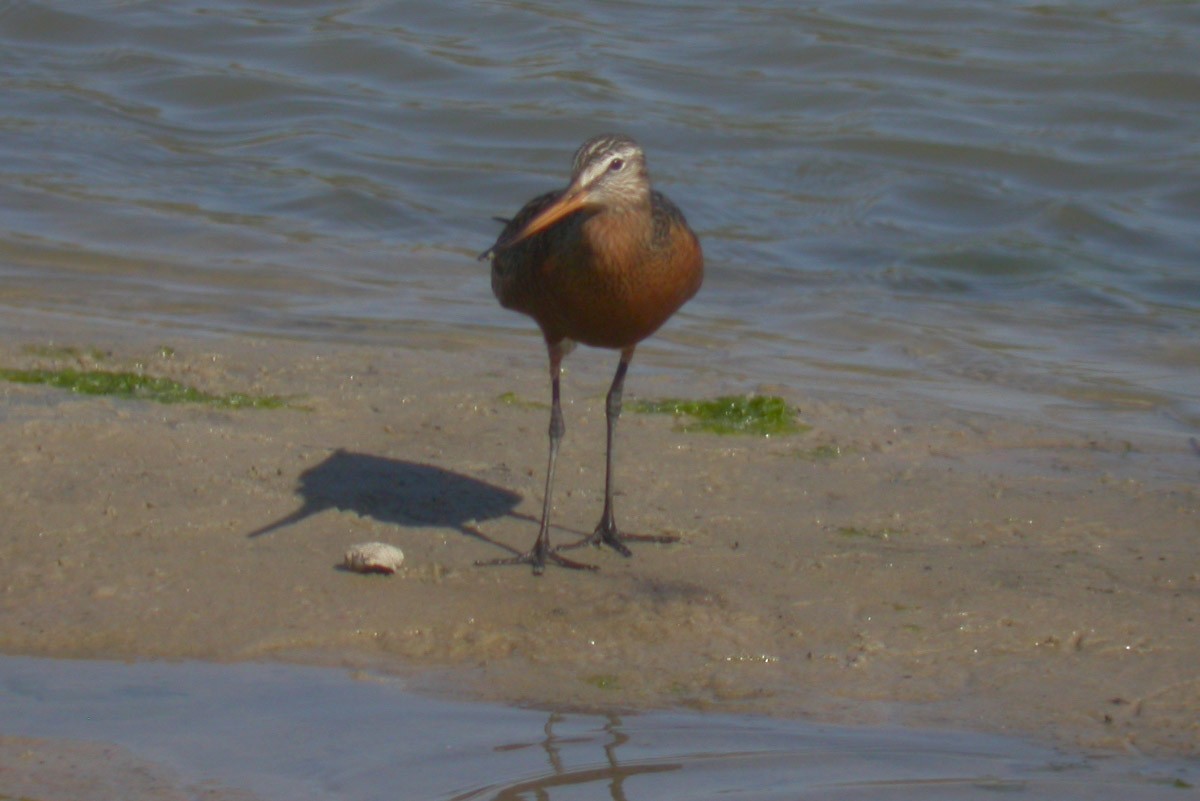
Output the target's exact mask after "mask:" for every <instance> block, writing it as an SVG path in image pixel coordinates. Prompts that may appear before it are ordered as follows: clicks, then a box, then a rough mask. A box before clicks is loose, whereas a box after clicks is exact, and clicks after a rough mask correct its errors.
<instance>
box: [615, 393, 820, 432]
mask: <svg viewBox="0 0 1200 801" xmlns="http://www.w3.org/2000/svg"><path fill="white" fill-rule="evenodd" d="M630 407H631V409H632V410H633V411H635V412H640V413H642V414H671V415H674V416H676V417H686V418H690V419H689V420H688V421H687V422H684V423H683V424H682V425H681V426H680V428H681V429H682V430H683V431H687V432H697V431H703V432H708V433H712V434H747V435H750V436H757V437H771V436H783V435H786V434H801V433H803V432H805V431H808V430H809V428H810V427H809V426H806V425H804V424H803V423H801V422H799V421H798V420H797V419H796V409H795V408H794V407H793V406H791V405H789V404H788V403H787V401H785V400H784V399H783V398H780V397H777V396H774V395H725V396H723V397H720V398H713V399H711V400H683V399H679V398H665V399H663V400H656V401H636V402H634V403H632V404H630Z"/></svg>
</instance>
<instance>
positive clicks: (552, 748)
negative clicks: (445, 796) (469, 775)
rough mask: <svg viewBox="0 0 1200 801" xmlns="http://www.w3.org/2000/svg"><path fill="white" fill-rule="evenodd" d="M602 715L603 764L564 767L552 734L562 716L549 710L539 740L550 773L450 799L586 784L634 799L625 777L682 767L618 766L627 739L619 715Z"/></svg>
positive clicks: (516, 796) (545, 793)
mask: <svg viewBox="0 0 1200 801" xmlns="http://www.w3.org/2000/svg"><path fill="white" fill-rule="evenodd" d="M605 718H606V720H607V722H606V723H605V724H604V727H603V731H604V733H605V740H604V741H603V742H598V743H596V745H599V746H600V749H601V750H602V751H603V753H604V762H603V763H597V764H594V765H589V766H587V767H582V768H567V767H566V765H565V764H564V761H563V758H562V753H561V748H560V746H561V745H562V741H561V740H560V738H558V737H557V736H556V735H555V734H554V724H555V723H558V722H561V721H562V720H563V715H561V714H559V713H551V714H550V717H549V718H548V719H547V720H546V727H545V734H546V736H545V737H544V738H543V739H542V740H541V742H540V743H538V745H540V746H541V747H542V749H543V750H544V751H545V752H546V756H547V758H548V759H549V762H550V773H547V774H546V775H544V776H540V777H538V778H535V779H529V780H527V781H521V782H516V783H513V784H509V785H506V786H504V787H502V788H499V789H497V788H494V787H491V788H487V789H484V790H476V791H472V792H470V793H467V794H466V795H461V796H455V797H454V799H453V801H469V800H470V799H480V800H482V799H485V798H486V799H492V801H522V800H523V799H525V798H529V797H533V798H537V799H548V798H550V797H551V796H550V791H551V790H553V789H557V788H562V787H583V786H586V785H589V784H596V785H606V786H607V788H608V797H609V798H611V799H612V800H613V801H633V799H634V796H629V795H626V793H625V782H626V780H627V779H629V778H631V777H633V776H641V775H645V774H650V773H666V772H669V771H675V770H679V769H680V768H682V767H683V765H682V764H680V763H679V762H663V763H648V764H638V763H636V762H634V763H630V764H629V765H621V764H620V763H619V762H618V761H617V748H618V747H620V746H622V745H625V744H626V743H628V742H629V739H630V738H629V735H628V734H626V733H625V732H623V731H622V730H621V719H620V717H618V716H617V715H612V714H610V715H606V716H605ZM580 741H581V740H580V739H573V740H572V742H580ZM582 741H583V742H590V740H589V739H587V738H582ZM525 747H528V746H525V745H519V746H508V747H506V748H504V749H503V750H512V749H515V748H525ZM492 793H494V795H493V794H492ZM589 797H594V798H599V797H600V795H599V794H598V793H597V794H595V795H589Z"/></svg>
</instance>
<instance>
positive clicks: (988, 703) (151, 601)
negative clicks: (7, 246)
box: [0, 315, 1200, 756]
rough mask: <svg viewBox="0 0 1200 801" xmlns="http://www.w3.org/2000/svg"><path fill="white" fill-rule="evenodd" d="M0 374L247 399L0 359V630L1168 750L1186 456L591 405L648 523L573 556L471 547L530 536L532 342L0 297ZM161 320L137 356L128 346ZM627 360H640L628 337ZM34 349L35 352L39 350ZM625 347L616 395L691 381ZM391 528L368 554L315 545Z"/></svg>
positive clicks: (698, 392) (568, 456)
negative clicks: (217, 403) (201, 401)
mask: <svg viewBox="0 0 1200 801" xmlns="http://www.w3.org/2000/svg"><path fill="white" fill-rule="evenodd" d="M5 326H6V333H7V336H6V337H5V342H4V344H3V346H0V365H4V366H10V367H11V366H34V365H37V364H44V363H46V359H45V358H44V357H41V356H38V355H36V354H34V353H32V352H31V351H30V347H31V346H32V347H45V346H48V345H54V346H73V347H76V348H79V349H81V350H87V349H98V350H99V351H102V352H103V355H101V356H98V357H93V356H87V355H85V356H82V357H81V363H82V364H84V365H85V366H87V365H92V366H102V367H106V368H108V369H127V368H131V367H143V368H144V369H147V370H149V371H151V372H154V373H156V374H164V375H169V376H172V377H175V378H178V379H180V380H182V381H185V382H187V383H190V384H193V385H196V386H197V387H200V388H202V389H206V390H210V391H214V392H227V391H234V390H238V391H254V392H265V393H274V394H281V395H287V396H294V398H295V400H294V403H295V407H294V408H288V409H282V410H221V409H216V408H212V407H209V406H204V405H177V406H164V405H159V404H153V403H147V402H140V401H128V400H116V399H112V398H89V397H83V396H78V395H74V394H72V393H70V392H66V391H63V390H57V389H50V388H45V387H38V386H25V385H17V384H9V383H4V384H0V393H2V394H3V398H4V400H3V403H2V404H0V459H3V462H4V464H5V465H6V466H7V467H6V475H5V481H4V482H3V485H2V486H0V507H2V508H3V509H4V510H5V521H4V526H3V529H2V530H0V561H2V563H3V565H4V572H3V578H2V579H0V652H3V653H9V654H27V655H39V656H54V657H73V658H97V657H104V658H114V657H115V658H125V659H202V660H218V661H221V660H286V661H291V662H299V663H310V664H321V665H337V666H347V667H355V668H357V667H361V668H370V669H373V670H383V671H393V672H399V673H404V674H405V675H408V676H410V677H411V679H412V681H414V682H416V684H417V685H418V686H420V687H422V688H424V689H426V690H428V691H432V692H438V693H444V694H446V695H451V696H454V697H459V698H486V699H489V700H501V701H509V702H516V703H532V704H538V705H545V706H556V707H568V708H579V709H601V708H603V709H612V708H617V709H641V708H651V707H686V708H696V709H704V710H718V711H725V712H750V713H764V714H772V715H787V716H796V717H805V718H808V719H812V720H817V721H829V722H839V723H846V722H850V723H885V722H886V723H890V724H903V725H911V726H937V727H943V728H959V729H973V730H983V731H991V732H1008V733H1014V734H1020V735H1025V736H1030V737H1033V738H1036V739H1039V740H1043V741H1049V742H1054V743H1057V744H1061V745H1063V746H1066V747H1070V748H1076V749H1080V748H1081V749H1087V750H1100V751H1112V750H1117V751H1126V752H1129V751H1132V752H1138V753H1147V754H1160V755H1188V756H1195V755H1198V754H1200V670H1198V669H1197V665H1200V622H1198V621H1200V561H1198V560H1197V558H1196V551H1197V541H1198V537H1200V489H1198V484H1197V478H1198V476H1200V458H1198V456H1197V454H1196V453H1195V452H1194V450H1193V446H1192V445H1190V444H1189V443H1188V442H1187V440H1186V438H1181V439H1180V440H1178V441H1176V440H1169V439H1168V440H1152V439H1146V440H1144V441H1143V440H1137V441H1134V440H1130V439H1128V438H1125V437H1121V436H1113V435H1110V434H1108V433H1106V432H1102V431H1095V432H1080V431H1070V430H1063V429H1056V428H1053V427H1050V426H1048V425H1044V424H1035V423H1030V422H1027V421H1021V420H1017V419H1005V418H1002V417H996V416H985V415H978V414H969V413H964V412H959V411H952V410H948V409H938V408H933V407H932V406H931V405H930V404H910V405H908V406H904V405H900V404H898V403H897V402H895V401H891V402H889V399H888V398H876V399H865V398H863V397H861V396H850V395H846V396H841V395H839V393H838V392H837V390H836V388H832V389H829V388H826V389H825V390H824V391H823V393H822V394H821V395H816V394H813V395H807V394H798V393H796V392H793V391H787V392H786V393H785V394H786V395H787V397H788V399H789V400H790V401H791V402H793V403H795V404H796V405H797V406H798V407H799V408H800V410H801V415H802V419H803V421H804V422H805V423H806V424H808V425H810V426H812V430H811V431H809V432H808V433H805V434H802V435H796V436H790V437H781V438H744V437H728V436H715V435H706V434H693V433H683V432H681V431H679V430H678V428H677V426H676V424H675V422H674V421H673V420H671V419H670V418H668V417H663V416H652V415H638V414H629V413H627V414H626V415H625V417H623V418H622V421H621V429H620V432H619V441H618V447H619V453H618V466H617V476H618V486H619V494H618V496H617V519H618V521H619V523H621V524H622V526H623V527H625V528H626V529H627V530H629V531H635V532H641V533H647V534H660V533H671V534H677V535H679V536H680V538H681V542H680V543H679V544H677V545H637V544H635V545H634V550H635V556H634V557H633V558H632V559H625V558H622V557H620V556H619V555H616V554H614V553H612V552H611V551H601V550H593V549H591V548H588V549H583V550H578V551H572V552H571V554H572V555H573V556H576V557H578V558H580V559H582V560H584V561H589V562H592V563H594V564H596V565H598V566H599V567H600V570H599V571H597V572H594V573H583V572H573V571H567V570H562V569H555V568H551V569H548V570H547V572H546V574H545V575H544V576H542V577H534V576H533V575H532V574H531V571H530V570H529V569H528V568H525V567H504V568H496V567H492V568H481V567H475V566H474V564H473V563H474V562H475V561H476V560H486V559H490V558H494V557H498V556H504V555H507V554H509V553H510V552H512V551H514V550H524V549H526V548H527V547H528V546H529V545H530V544H531V542H532V540H533V537H534V535H535V533H536V518H537V515H538V514H539V512H540V509H541V495H542V481H543V470H544V465H545V451H546V442H545V437H546V433H545V432H546V425H547V416H548V412H547V408H546V405H545V396H546V395H547V394H548V391H547V380H546V372H545V365H544V357H543V354H542V353H541V351H540V350H539V348H540V344H539V342H538V340H537V339H536V338H535V337H533V336H530V337H528V338H520V337H511V338H487V337H483V336H475V337H474V338H471V337H469V336H467V335H465V334H464V335H463V337H461V338H456V337H455V336H453V335H448V334H445V335H444V334H438V335H434V334H431V333H425V334H422V333H419V332H413V333H412V335H411V336H407V337H405V338H404V341H403V342H398V343H397V346H396V347H394V348H381V347H376V346H356V345H339V344H325V343H314V342H297V341H292V340H275V339H269V338H247V337H239V336H207V337H195V336H188V335H185V334H182V333H180V332H178V331H173V330H170V329H161V328H147V327H138V326H115V325H100V324H97V323H91V322H86V321H79V320H70V319H65V318H55V317H52V316H46V315H29V316H10V318H9V319H8V320H7V321H6V323H5ZM163 346H166V347H169V348H170V349H171V350H170V351H169V352H166V353H164V352H162V351H161V348H162V347H163ZM648 350H650V352H651V356H650V357H649V358H648V359H647V360H646V361H647V363H648V364H650V365H653V364H654V362H655V358H654V356H653V350H652V349H648ZM613 362H614V359H613V357H612V354H609V353H604V352H598V351H589V350H585V349H581V350H580V351H579V352H577V353H575V354H573V355H572V356H571V357H570V358H569V360H568V367H569V369H568V372H567V374H566V376H565V377H564V385H563V391H564V397H565V401H566V403H565V407H564V412H565V416H566V422H567V436H566V440H565V444H564V446H563V451H562V455H561V459H560V466H559V482H558V492H557V494H556V510H555V522H556V528H555V529H554V530H553V532H552V533H553V537H554V539H555V540H556V541H557V542H570V541H573V540H576V539H578V538H580V537H581V536H583V535H585V534H587V533H589V532H590V531H591V528H592V527H593V526H594V525H595V523H596V520H597V518H598V516H599V512H600V506H601V502H602V495H603V442H604V393H605V391H606V389H607V384H608V380H609V377H610V371H611V370H612V368H613ZM60 363H61V362H60ZM725 389H727V387H723V386H721V385H720V383H719V381H713V380H712V378H711V377H707V378H705V380H703V381H701V380H700V379H699V378H698V377H696V376H689V375H687V374H679V373H670V372H663V371H656V370H654V369H647V370H644V371H640V370H639V362H638V361H635V365H634V369H633V371H632V372H631V375H630V378H629V382H628V384H627V389H626V392H627V398H636V397H640V398H655V397H661V396H665V395H685V396H688V397H708V396H714V395H717V394H720V393H721V392H722V390H725ZM368 541H382V542H387V543H391V544H393V545H396V546H399V547H400V548H402V549H403V550H404V552H405V554H406V562H405V565H404V567H403V568H402V569H401V571H400V572H399V573H397V574H396V575H394V576H378V575H375V576H363V575H358V574H355V573H350V572H347V571H344V570H342V569H339V563H340V562H341V558H342V554H343V552H344V551H345V550H346V548H347V547H348V546H349V545H351V544H354V543H360V542H368Z"/></svg>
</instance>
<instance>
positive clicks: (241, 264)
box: [0, 0, 1200, 442]
mask: <svg viewBox="0 0 1200 801" xmlns="http://www.w3.org/2000/svg"><path fill="white" fill-rule="evenodd" d="M1197 43H1200V5H1198V4H1196V3H1189V2H1122V1H1120V0H1094V1H1087V0H1084V1H1081V2H1070V3H983V2H948V0H947V1H941V0H926V1H925V2H914V3H881V2H817V3H808V4H803V5H799V6H798V5H797V4H794V3H790V2H757V3H741V4H736V6H735V4H729V3H723V2H717V1H716V0H694V1H693V2H673V3H658V2H655V3H649V2H644V3H643V2H546V3H539V2H490V3H489V2H479V3H468V2H454V1H451V2H443V1H441V0H439V2H422V1H420V0H418V2H405V3H390V2H389V3H382V2H367V0H344V1H343V2H330V1H328V0H310V1H309V2H290V3H252V2H230V0H181V2H173V3H147V2H125V1H120V2H118V1H117V0H112V1H111V2H91V3H76V2H65V1H64V2H53V1H51V0H32V1H28V0H27V1H23V0H17V1H16V2H7V3H3V4H0V311H2V309H3V308H4V307H9V308H13V307H18V308H23V309H28V310H35V311H36V310H46V311H55V312H60V313H61V312H65V313H69V314H72V315H82V316H85V317H103V318H110V319H127V320H132V321H144V322H152V323H154V324H156V325H163V326H167V327H168V328H184V329H192V330H196V329H199V330H222V331H223V330H229V331H236V332H244V333H256V334H272V335H284V336H299V337H322V338H337V339H344V340H351V341H365V342H378V343H389V342H398V341H402V338H403V332H404V331H405V330H410V329H411V327H412V326H414V325H417V326H421V327H425V328H432V329H436V328H439V327H445V328H454V329H456V330H460V331H461V330H466V331H468V332H470V331H474V332H477V333H478V334H479V338H480V343H481V345H482V344H484V343H486V342H487V338H488V337H491V336H493V335H494V334H495V333H496V332H499V331H504V332H508V331H530V330H531V324H530V323H529V322H528V321H526V320H524V319H523V318H520V317H518V316H516V315H512V314H510V313H507V312H503V311H501V310H500V309H498V308H497V307H496V306H495V303H494V301H493V299H492V297H491V293H490V290H489V287H488V279H487V275H486V267H485V265H481V264H478V263H477V262H476V261H475V260H474V256H475V254H477V253H478V252H479V251H480V250H482V249H483V248H484V247H486V246H487V245H488V244H490V242H491V239H492V238H493V237H494V235H495V233H496V225H495V223H494V222H493V221H492V220H491V219H490V217H491V216H492V215H494V214H511V213H512V212H513V211H514V210H515V209H516V208H517V207H518V206H519V204H520V203H521V202H523V201H524V200H526V199H527V198H529V197H530V196H532V195H533V194H534V193H536V192H539V191H542V190H544V189H547V188H550V187H553V186H556V185H560V184H561V183H563V181H564V180H565V175H566V171H567V168H568V164H569V159H570V155H571V152H572V151H573V149H574V148H575V147H576V145H577V144H578V143H579V142H580V141H582V139H584V138H585V137H586V136H588V135H590V134H593V133H596V132H598V131H602V130H608V129H619V130H624V131H628V132H630V133H632V134H634V135H635V136H637V137H638V138H639V139H640V140H641V141H642V142H643V144H644V145H645V147H646V148H647V151H648V153H649V157H650V165H651V169H652V173H653V175H654V177H655V179H656V181H657V183H658V185H659V186H660V188H662V189H664V190H665V191H666V192H667V193H668V194H670V195H671V196H672V197H673V198H674V199H675V200H676V201H677V202H678V203H679V204H680V205H681V206H682V207H683V208H684V210H685V211H686V212H687V214H688V216H689V218H690V220H691V222H692V223H693V225H694V227H696V228H697V230H698V231H699V233H700V234H701V236H702V239H703V241H704V243H705V247H706V250H707V256H708V263H709V273H708V279H707V283H706V288H705V290H704V291H703V292H702V294H701V295H700V296H699V298H697V300H696V301H694V302H693V303H692V304H691V305H689V306H688V307H687V308H686V309H685V311H684V313H683V314H682V315H681V316H680V317H679V318H678V319H677V320H676V321H674V322H673V323H672V324H671V325H670V326H668V328H667V329H666V330H665V331H664V332H663V334H662V335H661V336H660V337H659V338H657V339H656V340H655V341H654V343H655V344H654V345H653V346H652V347H651V346H648V347H647V348H646V349H645V350H646V352H647V354H648V356H647V358H645V359H643V360H641V361H640V363H641V364H642V365H643V367H644V368H645V367H647V366H653V365H655V364H659V365H663V364H666V363H667V362H668V360H670V361H671V362H672V363H674V364H675V365H677V366H678V367H680V368H682V369H685V370H695V371H697V372H698V373H699V374H701V376H702V377H705V378H707V377H708V376H711V377H713V379H714V380H713V381H712V382H711V383H712V384H713V385H714V387H715V388H716V389H719V388H721V387H720V386H718V385H720V384H724V385H737V384H739V383H741V384H744V385H746V386H748V387H753V386H754V385H755V384H756V383H757V382H764V381H769V382H776V383H781V384H784V385H791V386H794V387H798V388H815V387H828V388H833V389H834V390H838V389H860V390H862V391H866V392H870V393H872V394H876V395H879V396H880V397H904V396H916V397H926V398H929V397H933V398H937V399H940V400H943V401H948V402H949V403H951V404H952V405H956V406H961V407H964V408H970V409H992V410H1000V411H1003V412H1006V413H1016V414H1027V415H1031V416H1033V417H1035V418H1050V419H1054V420H1059V421H1063V422H1069V423H1071V424H1074V425H1083V426H1088V427H1097V428H1104V429H1108V430H1118V431H1120V430H1142V431H1145V430H1154V431H1159V432H1168V433H1189V432H1190V433H1195V432H1196V431H1197V430H1200V222H1198V221H1200V58H1197V56H1196V53H1197ZM85 344H94V343H85ZM529 346H530V347H536V346H535V345H534V344H533V343H532V342H531V343H530V345H529ZM656 359H657V361H656ZM1180 441H1181V442H1182V441H1183V439H1182V438H1181V440H1180Z"/></svg>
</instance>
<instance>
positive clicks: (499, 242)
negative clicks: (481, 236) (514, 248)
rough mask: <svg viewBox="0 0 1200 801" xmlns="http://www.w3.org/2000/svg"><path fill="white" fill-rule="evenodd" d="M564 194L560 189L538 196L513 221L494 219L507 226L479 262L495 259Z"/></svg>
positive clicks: (480, 255)
mask: <svg viewBox="0 0 1200 801" xmlns="http://www.w3.org/2000/svg"><path fill="white" fill-rule="evenodd" d="M562 193H563V190H561V189H558V190H555V191H553V192H547V193H545V194H544V195H538V196H537V197H535V198H534V199H533V200H531V201H529V202H528V203H526V204H525V205H524V206H522V207H521V210H520V211H518V212H517V215H516V216H515V217H513V218H512V219H511V220H505V219H504V218H503V217H494V218H493V219H495V220H497V221H499V222H503V223H504V224H505V225H504V230H502V231H501V232H500V236H498V237H496V241H495V242H493V243H492V246H491V247H490V248H488V249H487V250H485V251H483V252H482V253H480V254H479V260H480V261H486V260H487V259H490V258H494V257H495V255H496V251H498V250H500V249H502V248H503V246H504V243H505V242H507V241H508V240H510V239H512V238H513V237H514V236H516V235H517V234H518V233H519V232H520V231H521V229H522V228H524V227H525V226H526V225H527V224H528V223H529V221H530V220H532V219H533V218H534V217H535V216H536V215H537V213H538V212H540V211H541V210H542V209H544V208H546V207H547V206H549V205H550V204H551V203H553V202H554V201H555V200H557V199H558V197H559V196H560V195H562Z"/></svg>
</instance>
